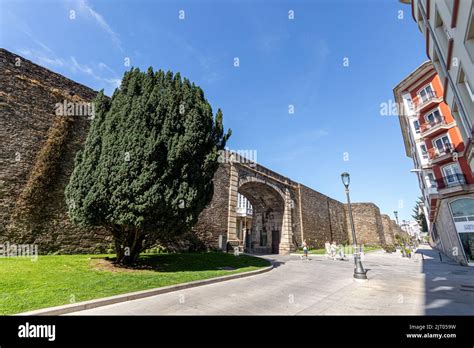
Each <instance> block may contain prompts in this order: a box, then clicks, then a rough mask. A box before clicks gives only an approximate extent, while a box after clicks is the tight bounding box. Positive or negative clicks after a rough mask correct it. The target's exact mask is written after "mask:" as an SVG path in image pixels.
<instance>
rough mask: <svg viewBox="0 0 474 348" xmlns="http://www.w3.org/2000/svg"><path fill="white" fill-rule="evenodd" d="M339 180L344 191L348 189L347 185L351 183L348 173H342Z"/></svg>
mask: <svg viewBox="0 0 474 348" xmlns="http://www.w3.org/2000/svg"><path fill="white" fill-rule="evenodd" d="M341 180H342V183H343V184H344V186H345V187H346V189H348V188H349V184H350V182H351V177H350V175H349V173H347V172H344V173H342V174H341Z"/></svg>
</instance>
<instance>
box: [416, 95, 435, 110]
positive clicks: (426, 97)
mask: <svg viewBox="0 0 474 348" xmlns="http://www.w3.org/2000/svg"><path fill="white" fill-rule="evenodd" d="M437 98H438V96H437V95H436V94H435V93H434V92H433V91H430V92H428V93H426V94H425V95H424V96H423V98H422V97H420V96H416V97H414V98H413V105H414V106H415V110H419V109H421V108H422V107H423V106H425V105H426V104H428V103H429V102H430V101H432V100H433V99H437Z"/></svg>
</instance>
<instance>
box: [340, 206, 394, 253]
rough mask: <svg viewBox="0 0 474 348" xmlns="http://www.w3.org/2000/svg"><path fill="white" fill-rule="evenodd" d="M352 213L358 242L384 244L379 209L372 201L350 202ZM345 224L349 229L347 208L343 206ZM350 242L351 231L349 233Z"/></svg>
mask: <svg viewBox="0 0 474 348" xmlns="http://www.w3.org/2000/svg"><path fill="white" fill-rule="evenodd" d="M351 206H352V215H353V218H354V228H355V231H356V237H357V243H358V244H366V245H370V244H377V245H380V244H385V236H384V231H383V225H382V217H381V215H380V209H379V208H378V207H377V206H376V205H375V204H373V203H352V204H351ZM345 211H346V219H347V225H348V226H349V230H350V221H349V210H348V209H347V205H346V206H345ZM349 240H350V242H351V243H352V233H349Z"/></svg>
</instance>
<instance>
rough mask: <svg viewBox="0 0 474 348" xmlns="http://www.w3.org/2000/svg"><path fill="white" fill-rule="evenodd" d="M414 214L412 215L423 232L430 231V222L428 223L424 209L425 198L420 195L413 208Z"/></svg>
mask: <svg viewBox="0 0 474 348" xmlns="http://www.w3.org/2000/svg"><path fill="white" fill-rule="evenodd" d="M412 212H413V214H412V215H411V216H412V217H413V218H414V219H415V220H416V222H418V225H419V226H420V229H421V232H428V224H427V223H426V216H425V212H424V210H423V198H422V197H419V198H418V200H417V201H416V205H415V207H414V208H413V210H412Z"/></svg>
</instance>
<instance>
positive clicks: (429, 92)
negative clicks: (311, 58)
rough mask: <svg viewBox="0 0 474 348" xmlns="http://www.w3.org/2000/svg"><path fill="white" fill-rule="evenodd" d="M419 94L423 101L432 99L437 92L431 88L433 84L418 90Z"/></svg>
mask: <svg viewBox="0 0 474 348" xmlns="http://www.w3.org/2000/svg"><path fill="white" fill-rule="evenodd" d="M418 95H419V97H420V100H421V102H422V103H424V102H426V101H428V100H430V99H431V98H434V97H435V94H434V92H433V88H431V85H428V86H426V87H425V88H423V89H422V90H420V92H418Z"/></svg>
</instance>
